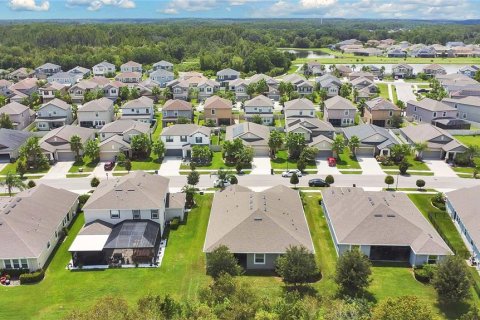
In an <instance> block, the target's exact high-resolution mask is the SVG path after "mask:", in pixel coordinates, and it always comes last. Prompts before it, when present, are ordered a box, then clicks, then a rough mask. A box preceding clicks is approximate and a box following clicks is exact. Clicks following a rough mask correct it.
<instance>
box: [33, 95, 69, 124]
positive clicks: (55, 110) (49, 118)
mask: <svg viewBox="0 0 480 320" xmlns="http://www.w3.org/2000/svg"><path fill="white" fill-rule="evenodd" d="M35 122H36V124H37V129H38V130H40V131H46V130H47V131H48V130H52V129H54V128H58V127H61V126H64V125H68V124H71V123H72V122H73V113H72V106H71V105H70V104H68V103H66V102H65V101H63V100H60V99H57V98H55V99H53V100H52V101H49V102H47V103H44V104H43V105H42V106H41V107H40V108H39V109H38V111H37V118H36V119H35Z"/></svg>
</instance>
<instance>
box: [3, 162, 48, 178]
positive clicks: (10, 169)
mask: <svg viewBox="0 0 480 320" xmlns="http://www.w3.org/2000/svg"><path fill="white" fill-rule="evenodd" d="M49 170H50V168H48V169H46V170H44V169H42V170H33V169H30V170H28V171H27V174H29V173H30V174H32V173H35V174H36V173H47V172H48V171H49ZM7 173H17V162H14V163H9V164H7V165H6V166H5V168H3V169H2V171H0V175H6V174H7Z"/></svg>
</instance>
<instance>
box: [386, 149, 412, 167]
mask: <svg viewBox="0 0 480 320" xmlns="http://www.w3.org/2000/svg"><path fill="white" fill-rule="evenodd" d="M411 152H412V150H411V149H410V146H409V145H408V144H396V145H394V146H392V147H391V148H390V157H391V158H392V159H393V161H394V162H395V163H399V162H400V161H402V160H403V158H405V157H406V156H408V155H410V153H411Z"/></svg>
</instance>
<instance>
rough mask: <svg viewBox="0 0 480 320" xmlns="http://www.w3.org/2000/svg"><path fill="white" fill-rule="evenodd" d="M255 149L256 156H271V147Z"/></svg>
mask: <svg viewBox="0 0 480 320" xmlns="http://www.w3.org/2000/svg"><path fill="white" fill-rule="evenodd" d="M253 151H254V152H255V156H260V157H268V156H269V149H268V148H265V147H254V148H253Z"/></svg>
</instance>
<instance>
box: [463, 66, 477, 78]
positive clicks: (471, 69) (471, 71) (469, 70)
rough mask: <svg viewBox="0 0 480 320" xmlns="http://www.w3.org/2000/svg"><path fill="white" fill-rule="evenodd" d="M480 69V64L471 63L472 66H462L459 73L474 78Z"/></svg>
mask: <svg viewBox="0 0 480 320" xmlns="http://www.w3.org/2000/svg"><path fill="white" fill-rule="evenodd" d="M479 71H480V66H476V65H470V66H465V67H462V68H460V70H458V73H460V74H463V75H465V76H467V77H469V78H472V79H473V78H474V77H475V75H476V74H477V72H479Z"/></svg>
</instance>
